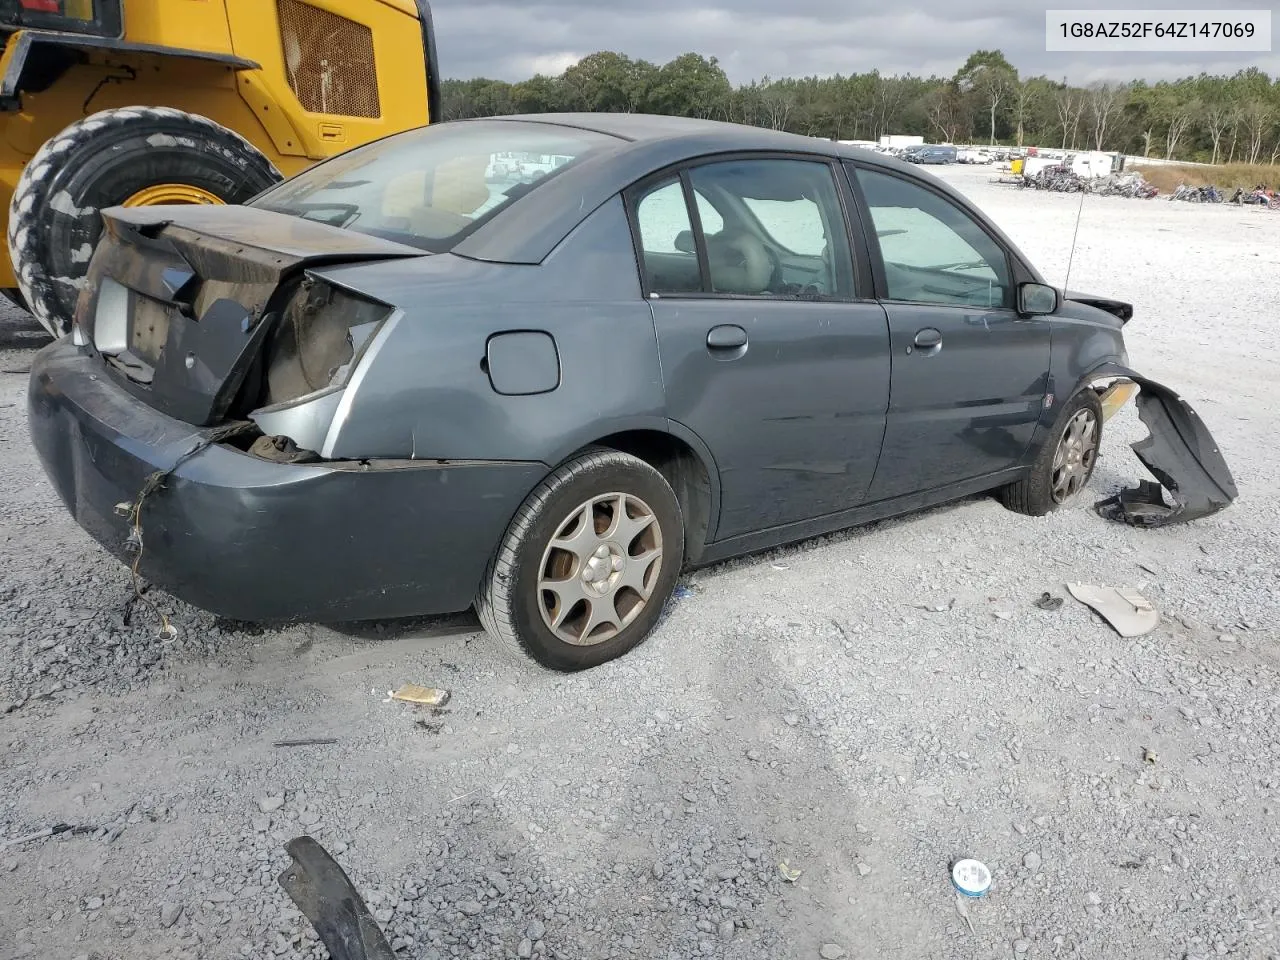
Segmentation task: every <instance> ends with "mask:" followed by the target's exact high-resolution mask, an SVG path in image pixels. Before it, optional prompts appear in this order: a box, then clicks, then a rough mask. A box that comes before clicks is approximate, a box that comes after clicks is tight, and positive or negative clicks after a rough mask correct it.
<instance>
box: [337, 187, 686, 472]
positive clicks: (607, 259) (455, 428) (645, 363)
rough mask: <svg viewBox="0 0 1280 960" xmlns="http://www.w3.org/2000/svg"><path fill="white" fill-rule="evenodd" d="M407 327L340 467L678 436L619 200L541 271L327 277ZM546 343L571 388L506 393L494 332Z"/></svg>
mask: <svg viewBox="0 0 1280 960" xmlns="http://www.w3.org/2000/svg"><path fill="white" fill-rule="evenodd" d="M317 272H319V273H321V274H322V275H323V276H325V277H328V278H330V279H332V280H333V281H335V282H338V283H341V284H344V285H347V286H350V287H352V288H354V289H357V290H362V291H365V292H367V293H369V294H370V295H373V296H376V297H378V298H379V299H381V300H384V301H386V302H388V303H390V304H393V305H394V306H396V307H398V308H400V309H401V310H402V311H403V313H404V315H403V316H402V317H401V318H400V320H399V322H398V323H397V325H396V326H395V328H394V329H393V330H392V332H391V334H390V336H389V337H388V339H387V340H386V342H385V343H384V344H383V345H382V347H381V348H380V349H379V350H378V352H377V353H376V355H374V356H372V357H371V358H370V361H369V366H368V369H367V372H366V374H365V376H364V377H363V379H362V381H361V383H360V384H359V386H358V388H356V389H354V390H353V392H352V394H351V400H350V407H349V410H348V412H347V414H346V417H345V420H344V421H343V422H342V423H341V425H340V427H339V433H338V437H337V443H336V445H335V447H334V451H333V455H334V456H335V457H339V458H367V457H415V458H419V459H441V460H533V461H541V462H543V463H546V464H555V463H557V462H559V461H560V460H562V459H564V458H565V457H566V456H568V455H569V454H571V453H573V452H574V451H575V450H577V449H578V448H580V447H582V446H584V445H586V444H588V443H590V442H591V441H593V440H596V439H599V438H601V437H603V436H607V435H608V434H610V433H614V432H618V431H621V430H629V429H654V430H663V431H665V430H666V429H667V424H666V419H665V414H664V400H663V389H662V374H661V370H660V368H659V361H658V351H657V344H656V338H655V334H654V327H653V318H652V315H651V313H650V311H649V307H648V304H647V303H646V302H645V300H644V299H643V295H642V293H641V290H640V283H639V275H638V270H637V266H636V260H635V253H634V248H633V246H632V243H631V235H630V232H629V230H628V227H627V221H626V216H625V212H624V210H623V206H622V202H621V200H620V199H619V198H617V197H615V198H613V199H612V200H610V201H608V202H606V203H605V204H604V205H603V206H601V207H599V208H598V209H597V210H596V211H595V212H593V213H592V214H591V215H590V216H588V217H587V218H586V219H585V220H584V221H583V222H582V223H581V224H580V225H579V226H578V227H577V229H576V230H574V231H573V232H572V233H571V234H570V235H569V236H568V237H566V238H565V240H564V241H563V242H562V243H561V244H560V245H559V246H557V247H556V249H555V250H554V251H552V253H551V254H550V255H549V256H548V257H547V258H546V259H545V260H544V261H543V262H542V263H541V264H537V265H515V264H492V263H482V262H478V261H473V260H467V259H464V258H461V257H455V256H451V255H440V256H431V257H422V258H419V259H414V260H406V261H400V262H386V263H378V264H369V265H364V266H353V267H343V268H335V269H329V270H324V271H317ZM515 331H541V332H545V333H547V334H549V335H550V336H551V337H552V338H553V339H554V342H555V347H556V353H557V355H558V359H559V367H560V378H559V384H558V386H556V387H555V389H553V390H550V391H549V392H545V393H539V394H534V395H525V396H504V395H501V394H499V393H497V392H496V391H495V390H494V388H493V386H492V384H491V382H490V379H489V374H488V373H487V372H486V370H485V368H484V367H483V366H482V364H481V361H482V360H484V358H485V355H486V346H487V343H488V340H489V338H490V337H491V336H493V335H494V334H499V333H504V332H515Z"/></svg>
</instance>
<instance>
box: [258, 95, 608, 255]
mask: <svg viewBox="0 0 1280 960" xmlns="http://www.w3.org/2000/svg"><path fill="white" fill-rule="evenodd" d="M618 142H619V141H618V140H617V139H616V138H614V137H611V136H608V135H606V134H601V133H595V132H592V131H588V130H576V129H569V128H564V127H553V126H550V125H548V124H542V123H522V122H518V121H506V120H488V121H486V120H476V121H470V120H469V121H466V122H463V123H457V124H440V125H430V126H426V127H422V128H419V129H416V130H409V131H406V132H404V133H399V134H395V135H394V136H391V137H387V138H386V139H384V140H378V141H375V142H373V143H369V144H366V145H365V146H362V147H357V148H356V149H354V150H351V151H349V152H348V153H344V154H341V155H340V156H337V157H334V158H333V159H332V160H327V161H325V162H324V163H320V164H317V165H316V166H314V167H310V168H309V169H307V170H304V171H303V172H302V173H300V174H298V175H297V176H294V177H292V178H290V179H288V180H286V181H284V182H283V183H281V184H279V185H277V186H275V187H273V188H272V189H270V190H268V191H267V192H266V193H264V194H262V195H260V196H259V197H258V198H257V199H255V200H254V201H252V203H251V204H250V206H254V207H261V208H263V209H265V210H272V211H275V212H276V213H286V214H292V215H294V216H298V217H304V218H306V219H309V220H319V221H321V222H324V223H329V224H332V225H333V226H337V227H343V228H345V229H347V230H354V231H355V232H357V233H365V234H370V235H372V236H377V237H384V238H386V239H388V240H395V241H397V242H399V243H404V244H408V245H409V246H414V247H419V248H420V249H423V250H427V251H430V252H434V253H443V252H445V251H447V250H449V249H451V248H452V247H453V246H454V245H455V244H457V243H458V242H459V241H461V240H462V239H463V238H464V237H465V236H467V235H468V234H470V233H471V232H473V231H474V230H475V229H476V228H477V227H478V226H479V225H480V224H481V223H483V222H484V221H486V220H488V219H490V218H491V217H493V216H495V215H496V214H497V213H498V212H499V211H500V210H502V209H503V208H504V207H506V206H508V205H509V204H511V203H513V202H515V201H516V200H517V199H518V198H519V197H521V196H523V195H524V194H526V193H528V192H529V191H531V190H536V189H537V188H538V185H539V184H540V183H542V182H544V181H545V180H546V179H547V178H549V177H554V176H556V175H558V174H559V173H560V171H562V170H564V169H566V168H567V167H569V166H572V165H573V164H576V163H578V162H581V161H582V160H583V158H585V157H587V156H591V155H593V154H595V153H598V152H600V151H602V150H604V149H607V148H609V147H611V146H613V145H616V144H617V143H618Z"/></svg>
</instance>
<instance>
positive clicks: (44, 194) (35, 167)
mask: <svg viewBox="0 0 1280 960" xmlns="http://www.w3.org/2000/svg"><path fill="white" fill-rule="evenodd" d="M280 179H281V176H280V171H278V170H277V169H276V168H275V167H274V166H273V165H272V163H271V161H269V160H268V159H267V158H266V157H265V156H263V154H262V153H261V152H260V151H259V150H258V149H257V148H256V147H255V146H253V144H251V143H249V141H247V140H245V139H244V138H243V137H241V136H240V135H239V134H237V133H235V132H233V131H231V130H228V129H227V128H225V127H223V126H220V125H219V124H216V123H214V122H213V121H212V120H209V119H207V118H206V117H201V116H197V115H195V114H190V113H183V112H182V111H180V110H174V109H171V108H169V107H122V108H118V109H113V110H104V111H102V112H100V113H95V114H92V115H91V116H88V117H85V118H84V119H83V120H79V121H77V122H76V123H73V124H71V125H70V126H69V127H67V128H66V129H65V130H63V131H62V132H61V133H60V134H58V135H57V136H55V137H53V138H52V139H50V140H49V141H48V142H46V143H45V144H44V146H42V147H41V148H40V150H39V152H37V153H36V155H35V156H34V157H32V159H31V161H30V162H29V163H28V164H27V166H26V168H25V169H24V170H23V171H22V176H21V177H19V179H18V183H17V186H16V188H15V189H14V192H13V200H12V202H11V203H10V206H9V236H8V241H9V256H10V259H11V260H12V262H13V270H14V273H15V275H16V276H17V280H18V286H19V288H20V289H21V291H22V295H23V298H24V299H25V300H26V302H27V305H28V307H29V309H30V310H31V313H32V314H33V315H34V316H35V318H36V320H37V321H39V323H40V325H41V326H43V327H44V328H45V329H46V330H48V331H49V333H50V334H52V335H53V336H55V337H57V336H62V335H63V334H65V333H66V332H67V331H68V330H70V328H71V319H72V317H73V316H74V314H75V306H76V300H77V299H78V298H79V295H80V285H81V282H82V280H83V278H84V275H85V273H86V272H87V271H88V268H89V258H90V256H91V255H92V253H93V249H94V247H95V246H96V245H97V242H98V237H99V236H100V235H101V233H102V218H101V217H100V216H99V213H98V211H100V210H102V209H103V208H104V207H112V206H116V205H118V204H123V203H125V202H126V201H127V200H129V199H130V198H131V197H134V196H136V195H137V194H139V193H140V191H142V190H145V189H147V188H148V187H154V186H157V185H160V184H173V185H175V186H177V187H180V188H186V192H188V193H189V194H190V195H191V196H193V197H196V196H207V197H209V198H216V200H217V201H219V202H221V203H231V204H237V203H243V202H245V201H246V200H249V199H250V198H251V197H253V196H254V195H256V194H258V193H260V192H261V191H263V190H265V189H266V188H267V187H269V186H271V185H272V184H274V183H277V182H279V180H280ZM152 202H156V201H152ZM180 202H181V201H180ZM192 202H201V201H192ZM202 202H209V200H208V199H206V200H204V201H202Z"/></svg>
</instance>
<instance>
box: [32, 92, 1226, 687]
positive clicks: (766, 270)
mask: <svg viewBox="0 0 1280 960" xmlns="http://www.w3.org/2000/svg"><path fill="white" fill-rule="evenodd" d="M526 156H539V157H541V156H547V157H556V158H569V159H565V160H563V161H562V162H560V163H558V164H553V165H552V166H553V168H552V169H550V170H548V171H545V172H543V173H542V175H541V176H530V177H529V178H528V179H526V180H522V181H519V182H515V183H512V184H510V185H509V186H501V185H495V184H493V183H491V182H488V181H487V180H486V172H488V173H489V174H492V172H493V168H494V165H495V161H496V162H499V163H507V162H509V161H510V160H512V159H513V158H522V157H526ZM931 156H937V157H945V156H950V154H949V153H947V152H945V151H937V152H935V153H934V154H932V155H931ZM103 217H104V221H105V225H106V226H105V230H104V233H103V239H102V241H101V243H100V245H99V246H98V247H97V249H96V251H95V252H94V254H93V256H92V260H91V262H90V264H89V271H88V277H87V281H86V285H85V288H84V292H83V294H82V296H81V298H80V301H79V308H78V310H77V313H76V317H75V324H74V328H73V330H72V333H71V334H70V335H68V336H66V337H64V338H62V339H60V340H58V341H56V342H55V343H53V344H51V345H49V346H48V347H46V348H45V349H43V350H42V351H41V352H40V353H39V354H37V355H36V357H35V359H34V362H33V364H32V369H31V379H30V385H29V392H28V406H29V427H30V433H31V437H32V441H33V443H34V445H35V448H36V450H37V452H38V454H39V457H40V460H41V462H42V464H43V466H44V469H45V471H46V472H47V474H48V476H49V477H50V478H51V480H52V482H53V485H54V486H55V488H56V489H57V491H58V493H59V495H60V496H61V498H62V500H63V501H64V503H65V504H66V505H67V508H68V509H69V510H70V511H71V513H72V514H73V515H74V517H75V519H76V520H77V521H78V522H79V523H80V524H81V526H82V527H83V528H84V529H85V530H87V531H88V532H89V533H90V534H91V535H92V536H94V537H95V538H97V539H98V541H99V542H101V543H102V544H103V545H104V546H105V547H106V548H107V549H108V550H109V551H111V552H112V553H113V554H115V555H116V556H117V557H118V558H120V559H121V560H123V561H124V562H125V563H127V564H129V565H131V566H134V567H135V569H137V570H139V571H140V572H141V574H142V575H143V576H145V577H147V578H149V579H150V580H151V582H152V583H154V584H155V585H156V586H158V587H160V588H163V589H165V590H168V591H170V592H171V593H172V594H174V595H176V596H177V597H179V598H182V599H184V600H187V601H189V602H191V603H193V604H195V605H197V606H199V607H203V608H205V609H207V610H209V611H212V612H213V613H215V614H219V615H222V616H226V617H231V618H234V619H239V620H256V621H281V620H285V621H288V620H313V621H322V622H325V621H327V622H334V621H344V620H363V619H370V618H384V617H400V616H412V615H422V614H434V613H447V612H454V611H461V610H465V609H467V608H468V607H469V606H471V605H472V604H473V603H474V605H475V607H476V609H477V611H478V612H479V614H480V618H481V621H482V623H483V624H484V626H485V628H486V630H487V631H488V632H489V633H490V634H491V635H492V636H494V637H496V638H497V639H498V640H500V641H501V642H502V643H504V644H506V645H507V646H509V647H510V648H511V649H513V650H516V651H523V652H524V653H526V654H528V655H529V656H531V657H532V658H534V659H535V660H536V661H537V662H538V663H541V664H543V665H545V666H547V667H550V668H553V669H557V670H576V669H582V668H586V667H591V666H594V665H597V664H601V663H604V662H605V661H607V660H611V659H613V658H614V657H617V656H620V655H622V654H623V653H625V652H626V651H628V650H630V649H631V648H632V647H634V646H635V645H636V644H637V643H639V642H641V641H642V640H643V639H644V638H645V637H646V636H647V635H648V634H649V632H650V631H651V629H652V628H653V627H654V625H655V623H656V622H657V621H658V618H659V616H660V615H661V612H662V609H663V606H664V604H665V603H666V602H667V600H668V598H669V597H670V596H671V595H672V592H673V590H674V588H675V585H676V582H677V579H678V577H679V576H680V575H681V572H682V571H683V570H686V569H688V568H692V567H698V566H703V565H706V564H709V563H713V562H716V561H720V560H724V559H726V558H730V557H735V556H740V555H743V554H748V553H751V552H755V551H759V550H762V549H767V548H770V547H773V546H777V545H780V544H784V543H788V542H792V541H796V540H799V539H803V538H806V537H811V536H816V535H820V534H824V533H829V532H832V531H835V530H839V529H842V528H845V527H848V526H851V525H853V524H856V523H862V522H866V521H870V520H874V519H879V518H883V517H887V516H892V515H896V514H901V513H903V512H906V511H911V510H916V509H920V508H923V507H926V506H929V505H932V504H938V503H942V502H945V501H950V500H954V499H956V498H959V497H963V496H967V495H972V494H975V493H979V492H983V491H989V490H993V491H999V495H1000V497H1001V498H1002V500H1003V502H1004V504H1005V505H1006V506H1007V507H1009V508H1010V509H1011V510H1014V511H1017V512H1019V513H1023V514H1030V515H1042V514H1046V513H1048V512H1050V511H1053V510H1055V509H1057V508H1058V507H1059V506H1061V505H1062V504H1064V503H1067V502H1069V501H1070V500H1071V499H1072V498H1073V497H1075V496H1076V495H1077V494H1079V492H1080V491H1081V490H1082V489H1083V488H1084V486H1085V484H1086V483H1087V482H1088V481H1089V478H1090V476H1091V475H1092V473H1093V470H1094V465H1095V463H1096V462H1097V457H1098V452H1099V450H1100V449H1101V447H1100V443H1101V438H1102V429H1103V421H1104V419H1105V415H1104V402H1106V403H1107V406H1106V409H1107V410H1108V411H1110V410H1111V409H1112V407H1113V405H1114V404H1113V403H1112V401H1113V400H1114V398H1115V394H1114V393H1113V392H1110V391H1107V390H1104V387H1103V385H1102V384H1101V381H1100V380H1099V379H1098V378H1099V377H1106V376H1108V375H1109V376H1110V379H1111V380H1112V381H1115V382H1119V381H1118V379H1117V378H1122V377H1123V376H1125V374H1124V372H1123V371H1124V370H1125V369H1126V368H1125V367H1124V364H1125V363H1127V358H1126V354H1125V346H1124V339H1123V335H1122V329H1121V328H1122V327H1123V325H1124V323H1125V322H1126V321H1127V320H1128V318H1129V316H1130V315H1131V312H1132V311H1131V308H1130V307H1129V306H1128V305H1127V304H1123V303H1119V302H1117V301H1114V300H1108V299H1105V298H1097V297H1087V296H1084V295H1078V294H1064V293H1063V292H1062V291H1059V290H1057V289H1055V288H1054V287H1052V286H1049V285H1048V284H1046V282H1045V279H1044V277H1043V276H1042V275H1041V274H1040V273H1039V272H1038V271H1037V270H1036V268H1035V267H1034V266H1033V265H1032V264H1031V262H1030V261H1029V260H1028V259H1027V258H1026V257H1025V256H1024V255H1023V254H1022V252H1021V251H1020V250H1018V248H1017V247H1016V246H1015V245H1014V244H1013V242H1012V241H1011V240H1010V239H1009V238H1008V237H1007V236H1005V235H1004V234H1003V233H1002V232H1001V231H1000V229H999V228H998V227H997V226H996V225H995V224H994V223H993V222H992V221H991V220H990V219H989V218H988V217H987V216H985V215H984V214H983V213H982V212H981V211H980V210H979V209H978V208H977V207H975V206H974V205H973V203H971V202H970V201H969V200H967V199H966V198H965V197H964V196H963V195H962V194H960V193H959V192H958V191H956V190H954V189H953V188H951V187H949V186H947V185H946V184H944V183H942V182H941V181H940V180H939V179H938V178H936V177H932V176H929V175H928V174H926V173H923V172H921V171H919V170H916V169H913V168H912V167H911V166H909V165H908V164H904V163H901V162H899V161H897V160H893V159H890V158H887V157H884V156H881V155H878V154H875V153H871V152H868V151H862V150H855V149H852V148H849V147H844V146H841V145H839V144H834V143H830V142H828V141H824V140H819V139H816V138H813V137H803V136H798V135H792V134H785V133H780V132H776V131H772V130H763V129H760V128H757V127H750V126H738V125H731V124H723V123H715V122H711V121H700V120H691V119H685V118H676V117H653V116H644V115H635V114H631V115H627V114H604V113H601V114H585V115H577V114H574V115H561V116H556V115H539V116H536V117H504V118H490V119H478V120H465V121H455V122H449V123H441V124H433V125H431V126H429V127H425V128H421V129H417V130H412V131H407V132H404V133H399V134H396V135H394V136H391V137H387V138H385V139H381V140H378V141H376V142H374V143H371V144H368V145H366V146H362V147H359V148H357V149H354V150H352V151H350V152H348V153H346V154H343V155H341V156H339V157H337V158H335V159H332V160H329V161H326V162H324V163H321V164H319V165H317V166H314V167H311V168H309V169H308V170H306V171H304V172H303V173H300V174H298V175H296V176H294V177H293V178H291V179H289V180H286V181H284V182H283V183H281V184H280V185H278V186H276V187H273V188H271V189H269V190H267V191H266V192H265V193H263V194H261V195H260V196H258V197H257V198H255V199H254V200H253V201H252V202H250V203H249V204H247V205H245V206H225V207H222V206H168V207H166V206H151V207H136V208H125V207H114V208H109V209H107V210H105V211H104V212H103ZM1129 385H1130V386H1132V382H1130V383H1129ZM1145 389H1146V388H1145V386H1144V390H1145ZM1111 390H1114V387H1112V388H1111ZM1189 429H1190V430H1191V432H1192V435H1194V432H1195V431H1196V430H1199V429H1201V428H1199V427H1196V426H1195V425H1194V424H1193V425H1192V426H1191V427H1190V428H1189ZM1197 443H1198V446H1197V447H1196V449H1197V450H1200V451H1205V450H1208V449H1209V448H1210V447H1213V448H1214V449H1215V450H1216V447H1215V446H1214V445H1213V442H1212V439H1211V438H1209V439H1205V438H1204V437H1199V438H1198V440H1197ZM1189 456H1191V457H1194V456H1195V454H1189Z"/></svg>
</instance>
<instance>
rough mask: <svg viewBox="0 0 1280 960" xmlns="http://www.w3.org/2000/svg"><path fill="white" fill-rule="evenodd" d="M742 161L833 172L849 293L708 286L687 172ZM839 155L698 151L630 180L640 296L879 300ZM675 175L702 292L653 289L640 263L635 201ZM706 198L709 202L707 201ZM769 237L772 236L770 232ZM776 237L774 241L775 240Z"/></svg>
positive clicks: (627, 200)
mask: <svg viewBox="0 0 1280 960" xmlns="http://www.w3.org/2000/svg"><path fill="white" fill-rule="evenodd" d="M743 160H798V161H801V162H803V163H814V164H819V165H822V166H825V167H826V168H827V172H828V173H829V174H830V175H831V180H832V186H833V187H834V188H835V194H836V198H837V202H838V203H839V204H840V215H841V216H840V223H842V224H843V225H844V235H845V244H846V246H847V247H848V253H849V258H848V266H849V270H850V272H851V274H852V276H853V288H852V289H851V290H850V291H849V293H848V294H847V295H842V296H835V295H828V296H822V297H801V296H792V297H787V296H781V295H779V294H776V293H761V294H746V293H719V292H716V291H712V290H711V289H710V285H711V273H710V268H709V264H708V259H707V244H706V237H705V235H704V234H703V232H702V214H701V212H700V211H699V210H698V205H697V202H696V198H695V197H694V196H693V193H694V188H693V181H692V177H691V171H693V170H694V169H696V168H698V167H703V166H708V165H710V164H716V163H733V162H735V161H743ZM841 163H842V161H841V159H840V158H839V157H829V156H826V155H823V154H807V153H796V152H791V151H785V150H731V151H725V152H723V153H714V154H702V155H700V156H698V157H693V158H687V159H684V160H679V161H676V162H675V163H670V164H667V165H666V166H664V167H660V168H658V169H657V170H654V171H651V172H650V173H648V174H646V175H645V176H643V177H641V178H640V179H638V180H636V181H634V182H633V183H631V184H629V185H628V186H627V187H625V188H624V189H623V190H622V191H621V193H622V200H623V206H624V209H625V210H626V214H627V221H628V224H629V226H630V228H631V242H632V247H633V251H632V252H633V254H634V256H635V260H636V271H637V273H638V275H639V277H640V291H641V295H642V296H643V297H644V299H646V300H740V301H765V302H773V303H874V302H876V300H877V297H876V296H875V295H874V294H875V289H876V288H875V286H874V284H873V281H874V277H873V275H872V274H871V273H870V272H869V271H870V269H871V266H872V264H871V258H870V257H869V252H868V251H867V249H866V246H865V243H859V239H860V237H861V236H862V233H861V232H860V231H861V213H860V212H859V211H858V209H857V207H856V206H855V205H854V204H852V203H851V200H852V199H853V198H852V197H851V195H850V194H849V193H848V192H847V189H848V184H847V183H846V182H845V181H846V180H847V176H846V174H845V171H844V170H843V168H842V166H841ZM677 177H678V178H679V181H680V183H681V184H682V185H683V192H684V198H685V210H686V212H687V213H688V215H689V223H690V226H691V228H692V230H693V238H694V246H695V248H696V250H697V252H698V269H699V271H700V273H701V279H702V291H701V292H696V293H695V292H682V293H657V292H654V291H653V290H651V289H650V287H649V278H648V271H646V270H645V264H644V243H643V240H642V238H641V235H640V222H639V217H638V214H639V205H638V202H639V201H638V198H639V197H640V196H641V195H642V194H645V193H647V192H649V191H650V190H651V189H652V188H653V187H655V186H656V185H658V184H661V183H663V182H664V181H667V180H673V179H675V178H677ZM707 202H708V203H710V201H709V200H708V201H707ZM855 217H856V218H857V225H858V228H859V229H858V230H857V231H855V219H854V218H855ZM770 238H771V239H772V235H770ZM775 242H776V241H775Z"/></svg>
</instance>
